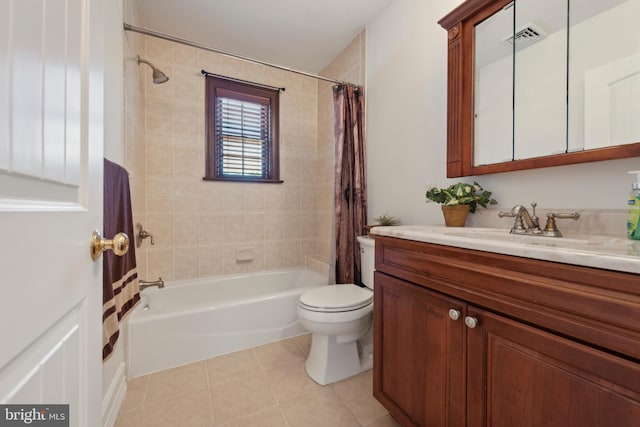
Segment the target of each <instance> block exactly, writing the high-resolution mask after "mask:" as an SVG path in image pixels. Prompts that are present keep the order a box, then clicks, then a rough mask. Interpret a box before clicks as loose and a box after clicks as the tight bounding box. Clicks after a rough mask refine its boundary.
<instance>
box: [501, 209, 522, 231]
mask: <svg viewBox="0 0 640 427" xmlns="http://www.w3.org/2000/svg"><path fill="white" fill-rule="evenodd" d="M498 216H499V217H500V218H503V217H508V218H515V219H516V220H515V222H514V223H513V227H511V230H510V231H509V233H511V234H524V233H526V231H527V229H526V228H525V227H524V222H523V221H522V214H521V213H520V212H519V211H518V212H514V211H513V209H512V210H511V211H510V212H505V211H500V212H498Z"/></svg>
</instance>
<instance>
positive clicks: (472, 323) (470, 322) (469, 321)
mask: <svg viewBox="0 0 640 427" xmlns="http://www.w3.org/2000/svg"><path fill="white" fill-rule="evenodd" d="M464 324H465V325H467V326H468V327H470V328H471V329H473V328H475V327H476V326H478V319H476V318H475V317H471V316H467V317H465V318H464Z"/></svg>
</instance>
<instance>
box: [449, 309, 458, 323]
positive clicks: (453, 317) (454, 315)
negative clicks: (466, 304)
mask: <svg viewBox="0 0 640 427" xmlns="http://www.w3.org/2000/svg"><path fill="white" fill-rule="evenodd" d="M449 317H450V318H451V320H458V319H459V318H460V311H459V310H456V309H455V308H452V309H450V310H449Z"/></svg>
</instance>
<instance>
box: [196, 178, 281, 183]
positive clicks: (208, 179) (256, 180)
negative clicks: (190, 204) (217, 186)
mask: <svg viewBox="0 0 640 427" xmlns="http://www.w3.org/2000/svg"><path fill="white" fill-rule="evenodd" d="M202 180H203V181H219V182H224V181H228V182H247V183H254V184H282V183H284V181H283V180H281V179H263V178H243V177H233V178H215V177H210V176H205V177H204V178H202Z"/></svg>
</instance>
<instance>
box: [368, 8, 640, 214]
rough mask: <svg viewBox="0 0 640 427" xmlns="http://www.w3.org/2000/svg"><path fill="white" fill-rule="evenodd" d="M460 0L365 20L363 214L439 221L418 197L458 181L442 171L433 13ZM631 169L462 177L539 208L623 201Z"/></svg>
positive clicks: (598, 166)
mask: <svg viewBox="0 0 640 427" xmlns="http://www.w3.org/2000/svg"><path fill="white" fill-rule="evenodd" d="M460 3H461V2H460V1H457V0H438V1H432V2H428V1H424V0H396V1H395V2H394V3H393V4H391V6H389V8H387V9H386V10H385V11H383V12H382V13H381V14H380V15H379V16H378V17H377V18H376V19H375V20H374V21H372V22H371V23H370V24H369V25H368V26H367V67H366V69H367V156H368V169H367V179H368V185H369V217H370V218H373V217H375V216H378V215H380V214H381V213H384V212H388V213H389V214H391V215H394V216H397V217H400V219H401V220H402V222H403V223H404V224H442V223H443V220H442V215H441V213H440V207H439V206H438V205H436V204H433V203H429V204H427V203H425V197H424V193H425V189H426V187H427V186H428V185H430V184H438V185H441V186H443V185H448V184H449V183H452V182H456V181H459V180H458V179H454V180H448V179H446V168H445V158H446V106H447V99H446V98H447V91H446V85H447V33H446V31H445V30H444V29H442V28H441V27H440V26H439V25H438V24H437V21H438V20H439V19H440V18H441V17H443V16H444V15H446V14H447V13H448V12H449V11H450V10H452V9H453V8H455V7H456V6H457V5H458V4H460ZM635 169H640V158H632V159H623V160H612V161H606V162H597V163H587V164H581V165H569V166H561V167H554V168H544V169H536V170H530V171H518V172H508V173H501V174H493V175H483V176H479V177H468V178H465V179H464V181H467V182H472V181H473V180H474V179H476V180H477V181H478V182H480V184H481V185H483V186H484V187H485V188H486V189H488V190H491V191H493V192H494V196H495V197H496V199H497V200H498V202H499V205H498V208H510V207H512V206H513V205H515V204H528V203H530V202H531V201H536V202H537V203H538V204H539V206H540V207H541V208H553V209H624V208H625V207H626V196H627V193H628V192H629V189H630V184H631V182H632V179H631V177H629V176H627V174H626V172H627V171H629V170H635ZM493 214H494V213H490V214H488V213H487V214H485V215H493ZM475 216H476V217H478V214H476V215H475ZM480 217H482V215H481V216H480ZM474 219H476V220H477V218H474ZM510 225H511V224H506V225H505V227H508V226H510Z"/></svg>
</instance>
